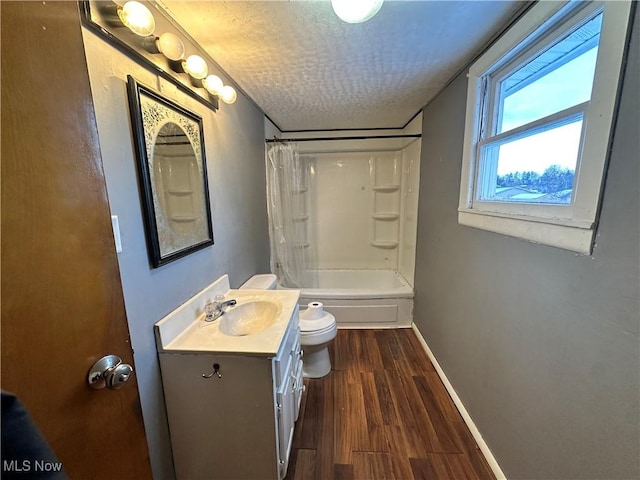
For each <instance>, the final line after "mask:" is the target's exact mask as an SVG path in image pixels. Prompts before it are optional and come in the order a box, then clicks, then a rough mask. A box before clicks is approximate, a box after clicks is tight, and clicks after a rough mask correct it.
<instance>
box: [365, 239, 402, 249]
mask: <svg viewBox="0 0 640 480" xmlns="http://www.w3.org/2000/svg"><path fill="white" fill-rule="evenodd" d="M371 245H373V246H374V247H378V248H388V249H392V248H396V247H397V246H398V242H394V241H393V240H385V241H382V240H374V241H373V242H371Z"/></svg>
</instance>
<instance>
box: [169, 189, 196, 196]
mask: <svg viewBox="0 0 640 480" xmlns="http://www.w3.org/2000/svg"><path fill="white" fill-rule="evenodd" d="M167 191H168V192H169V193H170V194H171V195H177V196H185V195H191V194H193V190H184V189H183V190H178V189H169V190H167Z"/></svg>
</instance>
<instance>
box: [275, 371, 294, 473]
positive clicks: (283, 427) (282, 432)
mask: <svg viewBox="0 0 640 480" xmlns="http://www.w3.org/2000/svg"><path fill="white" fill-rule="evenodd" d="M289 365H290V366H291V364H289ZM293 382H294V377H293V376H292V375H291V368H289V371H288V372H287V374H286V381H285V383H284V384H283V385H282V386H281V387H280V389H279V390H278V392H277V395H276V397H277V402H278V458H279V461H280V478H284V477H285V475H286V474H287V467H288V464H289V453H291V442H292V441H293V430H294V423H295V402H294V396H293V393H294V391H293Z"/></svg>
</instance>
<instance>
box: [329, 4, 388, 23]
mask: <svg viewBox="0 0 640 480" xmlns="http://www.w3.org/2000/svg"><path fill="white" fill-rule="evenodd" d="M383 1H384V0H331V6H332V7H333V11H334V12H336V15H338V17H340V19H341V20H344V21H345V22H347V23H362V22H366V21H367V20H369V19H370V18H371V17H373V16H374V15H375V14H376V13H378V10H380V7H382V2H383Z"/></svg>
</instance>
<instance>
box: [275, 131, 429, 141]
mask: <svg viewBox="0 0 640 480" xmlns="http://www.w3.org/2000/svg"><path fill="white" fill-rule="evenodd" d="M421 137H422V134H420V133H415V134H409V135H369V136H364V135H363V136H357V137H317V138H314V137H302V138H276V137H273V138H268V139H267V140H265V141H266V142H267V143H287V142H314V141H329V140H370V139H381V138H421Z"/></svg>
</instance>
